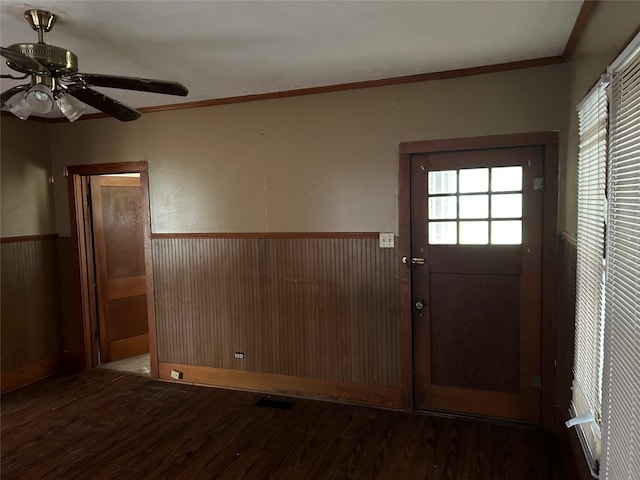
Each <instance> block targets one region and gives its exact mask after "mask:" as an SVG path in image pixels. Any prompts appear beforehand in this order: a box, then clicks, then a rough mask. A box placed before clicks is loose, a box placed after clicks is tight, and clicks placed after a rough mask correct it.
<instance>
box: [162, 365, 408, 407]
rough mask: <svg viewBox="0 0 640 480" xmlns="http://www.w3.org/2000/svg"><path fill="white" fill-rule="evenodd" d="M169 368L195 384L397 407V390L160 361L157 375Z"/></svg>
mask: <svg viewBox="0 0 640 480" xmlns="http://www.w3.org/2000/svg"><path fill="white" fill-rule="evenodd" d="M171 370H176V371H178V372H180V373H181V379H180V381H181V382H183V383H192V384H195V385H208V386H214V387H223V388H232V389H238V390H250V391H254V392H262V393H268V394H277V395H289V396H294V397H303V398H312V399H315V400H327V401H330V402H338V403H349V404H356V405H371V406H375V407H382V408H388V409H394V410H398V409H399V408H400V389H399V388H388V387H378V386H376V385H359V384H355V383H343V382H332V381H327V380H318V379H315V378H302V377H291V376H287V375H274V374H272V373H255V372H243V371H240V370H230V369H225V368H211V367H199V366H193V365H178V364H175V363H160V378H161V379H162V380H168V381H174V380H173V379H172V378H171Z"/></svg>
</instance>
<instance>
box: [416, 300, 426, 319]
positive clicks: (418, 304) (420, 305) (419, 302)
mask: <svg viewBox="0 0 640 480" xmlns="http://www.w3.org/2000/svg"><path fill="white" fill-rule="evenodd" d="M414 305H415V307H416V310H417V311H418V315H419V316H421V317H422V316H423V315H424V299H422V298H419V299H418V300H416V303H415V304H414Z"/></svg>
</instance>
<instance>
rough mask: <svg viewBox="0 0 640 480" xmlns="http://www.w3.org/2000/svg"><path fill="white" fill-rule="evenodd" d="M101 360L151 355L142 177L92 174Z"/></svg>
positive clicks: (107, 360) (108, 360)
mask: <svg viewBox="0 0 640 480" xmlns="http://www.w3.org/2000/svg"><path fill="white" fill-rule="evenodd" d="M89 183H90V186H91V206H92V208H91V211H92V225H93V239H94V261H95V274H96V287H97V304H98V325H99V335H100V362H101V363H107V362H112V361H115V360H120V359H122V358H127V357H131V356H134V355H140V354H143V353H146V352H148V351H149V331H148V320H147V287H146V276H145V258H144V224H143V221H144V216H143V214H142V189H141V187H140V178H139V177H126V176H91V177H90V180H89Z"/></svg>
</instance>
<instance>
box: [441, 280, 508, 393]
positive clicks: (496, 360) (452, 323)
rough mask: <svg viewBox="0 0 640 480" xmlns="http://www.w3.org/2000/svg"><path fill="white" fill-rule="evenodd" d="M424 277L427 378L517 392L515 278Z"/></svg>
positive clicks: (463, 385)
mask: <svg viewBox="0 0 640 480" xmlns="http://www.w3.org/2000/svg"><path fill="white" fill-rule="evenodd" d="M429 282H430V285H431V348H430V351H431V359H430V363H431V381H432V383H434V384H437V385H443V386H444V385H449V386H454V387H462V388H470V389H479V390H495V391H501V392H513V393H518V392H519V391H520V348H519V346H520V329H519V326H520V322H519V318H520V302H519V299H520V278H519V277H518V276H515V275H469V274H431V278H430V280H429ZM460 292H464V294H463V295H460Z"/></svg>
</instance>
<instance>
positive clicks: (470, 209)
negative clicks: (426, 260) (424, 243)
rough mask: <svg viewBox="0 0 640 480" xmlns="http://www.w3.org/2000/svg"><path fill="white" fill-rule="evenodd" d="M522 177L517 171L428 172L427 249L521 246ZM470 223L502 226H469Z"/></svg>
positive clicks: (494, 168)
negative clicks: (444, 245)
mask: <svg viewBox="0 0 640 480" xmlns="http://www.w3.org/2000/svg"><path fill="white" fill-rule="evenodd" d="M522 176H523V168H522V167H521V166H507V167H492V168H471V169H460V170H442V171H433V172H429V174H428V178H429V180H428V191H429V193H428V218H429V227H428V239H429V240H428V243H429V244H432V245H443V244H446V245H456V244H460V245H487V244H492V245H521V244H522V221H523V219H522V201H523V195H522V193H521V192H522ZM489 187H491V193H486V194H484V192H488V191H489ZM493 192H518V193H493ZM451 193H453V194H454V195H451ZM476 219H477V220H480V219H487V220H492V219H496V220H497V219H500V220H502V221H488V222H487V221H485V222H484V223H481V222H470V221H469V220H476ZM441 220H454V222H442V221H441ZM507 220H509V221H507ZM454 226H455V228H454ZM494 228H495V232H494ZM454 230H455V231H454ZM454 233H455V237H454Z"/></svg>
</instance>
